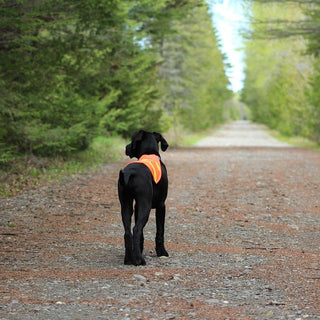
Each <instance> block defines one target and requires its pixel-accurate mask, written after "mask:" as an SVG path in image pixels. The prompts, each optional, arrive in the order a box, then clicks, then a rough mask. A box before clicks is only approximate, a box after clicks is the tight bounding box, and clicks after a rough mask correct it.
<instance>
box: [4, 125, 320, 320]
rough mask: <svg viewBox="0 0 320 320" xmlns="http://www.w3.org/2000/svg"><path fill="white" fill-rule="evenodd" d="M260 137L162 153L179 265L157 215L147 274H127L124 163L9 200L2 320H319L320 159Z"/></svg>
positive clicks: (234, 137) (232, 133)
mask: <svg viewBox="0 0 320 320" xmlns="http://www.w3.org/2000/svg"><path fill="white" fill-rule="evenodd" d="M239 132H240V133H239ZM255 135H257V136H258V137H259V138H258V139H257V140H255V142H254V136H255ZM217 136H218V138H217ZM226 136H228V137H229V140H228V139H227V140H228V141H229V142H227V143H226V142H222V140H224V141H227V140H226ZM261 136H265V133H264V132H261V131H260V129H259V128H258V127H256V126H254V125H252V124H250V123H247V122H245V123H244V122H237V123H234V124H230V125H228V126H226V127H224V128H222V130H221V131H220V132H219V133H218V134H216V135H215V136H214V137H211V138H210V139H209V140H210V141H211V143H212V144H213V145H214V143H216V142H214V141H216V139H218V141H220V142H219V143H218V146H217V145H216V146H213V147H212V146H208V142H206V144H207V146H206V147H201V148H184V149H173V150H170V151H167V152H166V153H164V154H163V160H164V162H165V163H166V166H167V169H168V174H169V179H170V185H169V197H168V201H167V220H166V234H165V236H166V242H167V249H168V251H169V254H170V257H169V258H157V257H156V254H155V251H154V243H153V242H154V236H155V218H154V214H153V213H152V214H151V216H150V219H149V222H148V224H147V226H146V228H145V238H146V244H145V255H146V260H147V266H145V267H133V266H124V265H123V254H124V249H123V228H122V224H121V217H120V206H119V203H118V199H117V191H116V183H117V177H118V170H119V169H120V168H121V167H122V166H123V165H124V163H126V160H125V161H124V162H122V163H114V164H110V165H106V166H104V167H103V168H102V170H101V171H100V172H99V173H97V174H89V175H81V176H78V177H75V178H73V179H70V180H68V181H66V182H65V183H64V184H62V185H60V186H54V185H51V186H46V187H42V188H40V189H39V190H36V191H30V192H26V193H24V194H22V195H19V196H16V197H14V198H10V199H5V198H2V199H1V202H0V210H1V215H0V242H1V243H0V252H1V253H0V255H1V260H0V319H27V320H28V319H54V320H55V319H115V320H117V319H121V320H124V319H146V320H147V319H295V320H297V319H320V306H319V292H320V264H319V261H320V228H319V226H320V197H319V186H320V153H319V152H315V151H310V150H304V149H298V148H292V147H291V148H288V147H287V146H284V145H278V144H277V145H276V146H275V145H272V142H271V141H273V142H274V140H273V139H272V138H269V137H268V138H267V140H268V141H267V142H266V141H265V140H263V138H261ZM230 137H231V138H230ZM248 137H250V138H248ZM221 139H222V140H221ZM248 139H249V140H250V141H249V140H248ZM270 139H271V140H270ZM258 140H259V141H258ZM207 141H208V140H207ZM248 141H249V142H248ZM257 141H258V142H257ZM263 141H264V142H263ZM223 143H225V145H223ZM221 144H222V145H221ZM257 144H259V145H257ZM8 222H10V223H11V227H9V225H8ZM12 225H14V227H12Z"/></svg>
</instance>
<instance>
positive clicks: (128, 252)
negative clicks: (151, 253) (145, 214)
mask: <svg viewBox="0 0 320 320" xmlns="http://www.w3.org/2000/svg"><path fill="white" fill-rule="evenodd" d="M132 214H133V207H132V201H131V202H129V203H128V202H126V203H123V204H122V205H121V216H122V223H123V227H124V245H125V257H124V264H133V261H132V233H131V218H132Z"/></svg>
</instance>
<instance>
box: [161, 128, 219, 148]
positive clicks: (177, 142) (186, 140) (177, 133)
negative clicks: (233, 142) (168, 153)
mask: <svg viewBox="0 0 320 320" xmlns="http://www.w3.org/2000/svg"><path fill="white" fill-rule="evenodd" d="M220 127H221V126H220V125H217V126H216V127H215V128H214V129H208V130H203V131H200V132H189V131H187V130H185V129H184V128H183V127H181V126H176V127H174V128H172V129H170V130H169V131H168V132H167V133H165V134H164V136H165V138H166V140H167V141H168V142H169V145H170V147H192V146H194V145H196V144H197V142H198V141H200V140H201V139H203V138H205V137H207V136H208V135H212V134H213V133H214V132H216V131H217V130H219V128H220Z"/></svg>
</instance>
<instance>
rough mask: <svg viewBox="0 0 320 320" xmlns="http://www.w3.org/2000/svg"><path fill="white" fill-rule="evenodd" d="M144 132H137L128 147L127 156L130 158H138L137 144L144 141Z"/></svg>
mask: <svg viewBox="0 0 320 320" xmlns="http://www.w3.org/2000/svg"><path fill="white" fill-rule="evenodd" d="M143 135H144V131H143V130H140V131H138V132H136V133H135V134H134V135H133V136H132V138H131V143H130V144H128V145H127V147H126V155H127V156H129V157H130V158H133V157H138V156H137V154H136V151H137V150H136V149H137V143H138V142H139V141H141V140H142V139H143Z"/></svg>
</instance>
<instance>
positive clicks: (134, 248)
mask: <svg viewBox="0 0 320 320" xmlns="http://www.w3.org/2000/svg"><path fill="white" fill-rule="evenodd" d="M159 142H160V145H161V150H162V151H165V150H166V149H167V148H168V143H167V141H166V140H165V139H164V138H163V137H162V135H161V134H160V133H157V132H153V133H151V132H146V131H144V130H140V131H138V132H137V133H136V134H134V135H133V137H132V140H131V143H130V144H128V145H127V146H126V155H127V156H129V157H130V158H133V157H136V158H140V157H141V156H142V155H144V154H156V155H158V156H160V154H159V146H158V144H159ZM160 162H161V168H162V177H161V179H160V181H159V182H158V183H157V184H156V183H155V182H154V181H153V178H152V175H151V172H150V171H149V169H148V168H147V167H146V166H145V165H144V164H141V163H132V164H129V165H128V166H126V167H125V168H124V169H123V170H121V171H120V172H119V180H118V195H119V200H120V204H121V216H122V222H123V226H124V230H125V234H124V242H125V258H124V264H134V265H136V266H137V265H145V264H146V262H145V260H144V258H143V256H142V251H143V242H144V237H143V228H144V226H145V225H146V223H147V221H148V218H149V215H150V210H151V209H152V208H155V209H156V224H157V233H156V239H155V242H156V253H157V256H158V257H159V256H168V252H167V251H166V249H165V247H164V223H165V213H166V207H165V200H166V198H167V193H168V177H167V170H166V167H165V165H164V164H163V162H162V161H160ZM134 202H135V204H134ZM133 204H134V210H133ZM133 212H134V216H135V226H134V228H133V233H132V232H131V218H132V215H133Z"/></svg>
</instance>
